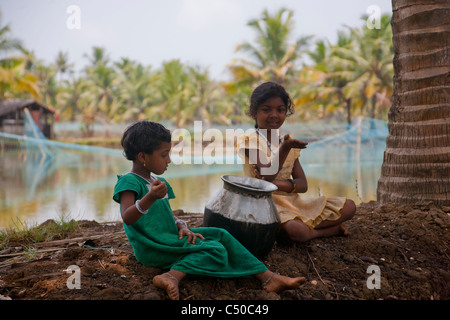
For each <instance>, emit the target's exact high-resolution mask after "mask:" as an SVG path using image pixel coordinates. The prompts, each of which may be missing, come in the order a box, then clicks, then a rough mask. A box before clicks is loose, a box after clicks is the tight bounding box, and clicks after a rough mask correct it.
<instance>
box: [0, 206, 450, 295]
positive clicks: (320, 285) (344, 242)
mask: <svg viewBox="0 0 450 320" xmlns="http://www.w3.org/2000/svg"><path fill="white" fill-rule="evenodd" d="M449 212H450V207H440V206H435V205H433V204H432V203H423V204H416V205H402V206H395V205H383V206H380V205H378V204H377V203H375V202H370V203H365V204H361V205H359V206H358V210H357V213H356V215H355V217H354V218H353V219H352V220H351V221H348V222H347V223H346V227H347V229H348V230H349V231H350V233H351V234H350V236H348V237H330V238H321V239H314V240H311V241H309V242H307V243H302V244H296V245H294V246H285V245H280V244H275V245H274V248H273V249H272V251H271V252H270V253H269V254H268V255H267V256H266V257H265V258H264V259H263V262H264V263H265V264H266V265H267V266H268V267H269V269H271V270H272V271H274V272H278V273H280V274H283V275H288V276H304V277H306V278H307V282H306V283H305V284H304V285H302V286H301V287H300V288H299V289H297V290H288V291H285V292H283V293H280V294H275V293H267V292H265V291H263V290H261V286H260V283H259V281H257V280H256V279H254V278H239V279H216V278H198V277H197V278H193V277H187V278H185V279H184V280H183V281H182V282H181V283H180V298H181V299H182V300H222V299H227V300H235V299H239V300H316V299H320V300H360V299H362V300H374V299H405V300H413V299H420V300H448V299H449V298H450V292H449V280H450V271H449V270H450V268H449V254H450V252H449V238H450V234H449V225H450V223H449V222H450V217H449ZM175 214H176V215H177V216H183V219H184V220H187V221H188V222H189V224H190V226H201V224H202V215H201V214H188V213H184V212H182V211H177V212H176V213H175ZM45 223H53V222H52V221H47V222H45ZM34 246H35V249H33V250H30V249H28V251H27V252H28V253H24V250H25V249H26V246H25V245H24V244H21V243H11V244H10V247H8V248H4V249H3V250H2V251H0V298H2V299H12V300H28V299H33V300H36V299H37V300H66V299H70V300H102V299H108V300H111V299H114V300H116V299H119V300H136V299H138V300H142V299H149V300H166V299H168V297H167V295H166V293H165V292H163V291H162V290H160V289H157V288H156V287H155V286H154V285H153V284H152V278H153V277H154V276H155V275H157V274H160V273H162V272H164V270H161V269H158V268H152V267H147V266H143V265H142V264H140V263H139V262H138V261H137V260H136V258H135V257H134V255H133V252H132V248H131V246H130V244H129V243H128V241H127V239H126V236H125V234H124V232H123V226H122V224H121V223H120V222H112V223H97V222H95V221H80V222H79V224H78V228H77V230H76V231H74V232H72V233H71V234H70V235H69V237H66V238H64V239H60V240H58V241H51V242H47V243H40V244H35V245H34ZM70 266H78V267H79V268H80V269H79V271H80V289H76V288H75V289H69V288H68V283H69V284H74V283H75V282H72V281H71V279H69V277H71V275H75V274H76V273H72V271H70V270H68V269H70ZM377 268H379V269H377ZM374 270H375V271H374ZM378 274H379V275H380V282H379V286H378V283H377V282H376V281H375V280H374V278H375V277H376V276H377V275H378ZM68 280H69V281H68Z"/></svg>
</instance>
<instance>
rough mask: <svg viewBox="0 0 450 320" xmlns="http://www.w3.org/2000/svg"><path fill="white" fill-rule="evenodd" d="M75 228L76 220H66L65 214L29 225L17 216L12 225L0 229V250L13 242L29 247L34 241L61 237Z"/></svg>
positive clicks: (76, 225)
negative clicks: (38, 223) (57, 218)
mask: <svg viewBox="0 0 450 320" xmlns="http://www.w3.org/2000/svg"><path fill="white" fill-rule="evenodd" d="M77 228H78V222H77V221H75V220H67V219H66V217H65V215H61V216H60V218H59V220H47V221H46V222H44V223H42V224H40V225H29V224H27V223H25V222H24V221H22V220H20V219H19V218H17V220H16V221H15V222H14V223H13V227H10V228H6V229H4V230H0V250H1V249H3V248H5V247H7V246H9V245H14V244H20V245H24V246H27V247H29V248H31V247H32V245H33V244H34V243H38V242H45V241H51V240H57V239H62V238H64V237H65V236H66V235H68V234H69V233H71V232H72V231H74V230H76V229H77ZM30 250H32V249H30Z"/></svg>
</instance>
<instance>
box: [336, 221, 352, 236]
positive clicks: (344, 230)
mask: <svg viewBox="0 0 450 320" xmlns="http://www.w3.org/2000/svg"><path fill="white" fill-rule="evenodd" d="M338 235H340V236H343V237H348V236H349V235H350V232H349V231H348V230H347V228H346V227H345V226H344V224H342V223H341V224H340V225H339V231H338Z"/></svg>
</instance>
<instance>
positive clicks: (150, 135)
mask: <svg viewBox="0 0 450 320" xmlns="http://www.w3.org/2000/svg"><path fill="white" fill-rule="evenodd" d="M171 141H172V137H171V135H170V131H169V130H168V129H166V128H165V127H164V126H163V125H161V124H159V123H157V122H152V121H147V120H143V121H139V122H136V123H134V124H132V125H131V126H129V127H128V128H127V129H126V130H125V132H124V134H123V136H122V140H121V142H120V143H121V144H122V147H123V153H124V155H125V157H126V158H127V159H128V160H131V161H134V160H136V156H137V155H138V153H139V152H144V153H148V154H151V153H152V152H153V151H155V150H156V149H158V148H159V146H160V145H161V143H162V142H169V143H170V142H171Z"/></svg>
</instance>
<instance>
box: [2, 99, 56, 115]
mask: <svg viewBox="0 0 450 320" xmlns="http://www.w3.org/2000/svg"><path fill="white" fill-rule="evenodd" d="M28 106H31V108H36V107H37V108H42V109H44V112H46V113H55V110H54V109H53V108H51V107H47V106H45V105H43V104H40V103H38V102H36V101H35V100H33V99H8V100H2V101H0V116H3V115H5V114H8V113H11V112H13V111H16V110H18V109H23V108H25V107H28Z"/></svg>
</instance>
